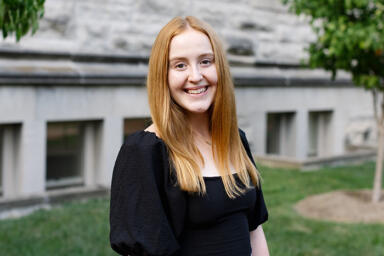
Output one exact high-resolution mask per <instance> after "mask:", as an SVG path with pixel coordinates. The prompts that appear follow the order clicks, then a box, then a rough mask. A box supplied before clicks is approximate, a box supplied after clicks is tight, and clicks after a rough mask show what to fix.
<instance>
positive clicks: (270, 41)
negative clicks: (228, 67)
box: [0, 0, 314, 63]
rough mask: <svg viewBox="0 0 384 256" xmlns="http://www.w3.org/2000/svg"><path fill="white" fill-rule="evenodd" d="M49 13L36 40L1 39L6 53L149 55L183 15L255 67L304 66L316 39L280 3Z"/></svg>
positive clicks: (213, 0)
mask: <svg viewBox="0 0 384 256" xmlns="http://www.w3.org/2000/svg"><path fill="white" fill-rule="evenodd" d="M45 7H46V12H45V17H44V19H43V20H42V21H41V23H40V29H39V30H38V32H37V33H36V34H35V35H34V36H33V37H31V36H27V37H25V38H23V39H22V40H21V42H20V43H18V44H17V43H15V40H14V38H8V39H7V40H2V39H1V41H0V49H26V50H39V51H55V52H57V51H64V52H74V53H77V52H81V53H91V54H94V53H97V54H140V55H148V54H149V51H150V48H151V45H152V43H153V41H154V39H155V36H156V34H157V33H158V31H159V30H160V28H161V27H162V26H164V25H165V24H166V23H167V22H168V21H169V20H170V19H171V18H172V17H174V16H177V15H181V16H186V15H193V16H196V17H199V18H201V19H203V20H205V21H207V22H208V23H210V24H211V25H212V26H213V27H214V29H215V30H216V31H217V32H218V33H219V34H220V36H221V37H222V39H223V40H224V41H225V45H226V47H227V49H228V52H229V53H232V54H233V55H237V56H247V57H246V59H248V60H251V61H254V60H258V61H268V62H278V63H281V62H284V63H286V62H288V63H298V62H299V61H300V59H301V58H304V57H305V56H306V54H305V52H304V50H303V48H304V47H305V46H306V45H307V44H308V42H309V41H310V40H311V39H313V38H314V36H313V34H312V32H311V30H310V27H309V26H308V25H307V23H306V21H305V19H304V18H298V17H297V16H295V15H293V14H288V12H287V8H286V7H285V6H282V4H281V3H280V0H240V1H232V0H208V1H207V0H194V1H191V0H190V1H181V0H171V1H169V0H81V1H76V0H46V4H45ZM243 59H244V57H243Z"/></svg>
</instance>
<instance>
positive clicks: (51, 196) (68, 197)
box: [0, 187, 109, 213]
mask: <svg viewBox="0 0 384 256" xmlns="http://www.w3.org/2000/svg"><path fill="white" fill-rule="evenodd" d="M107 195H109V189H107V188H105V187H73V188H65V189H57V190H51V191H47V192H46V193H44V194H41V195H34V196H29V197H15V198H0V213H1V212H5V211H10V210H15V209H25V208H28V207H36V206H39V205H40V206H43V205H56V204H60V203H63V202H69V201H73V200H81V199H88V198H97V197H103V196H107ZM40 208H43V207H40Z"/></svg>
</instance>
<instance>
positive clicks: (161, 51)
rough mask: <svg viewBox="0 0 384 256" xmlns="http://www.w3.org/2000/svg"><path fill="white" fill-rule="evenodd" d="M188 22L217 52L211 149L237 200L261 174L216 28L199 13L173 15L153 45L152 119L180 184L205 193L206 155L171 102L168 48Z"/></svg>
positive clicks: (150, 74) (230, 193) (149, 79)
mask: <svg viewBox="0 0 384 256" xmlns="http://www.w3.org/2000/svg"><path fill="white" fill-rule="evenodd" d="M188 26H189V27H190V28H192V29H195V30H197V31H200V32H202V33H204V34H205V35H207V36H208V38H209V40H210V42H211V45H212V49H213V52H214V59H215V65H216V70H217V77H218V81H217V90H216V95H215V98H214V102H213V104H212V106H211V108H210V111H209V113H210V126H209V127H210V132H211V134H212V151H213V152H212V153H213V156H214V159H215V164H216V167H217V168H218V170H219V173H220V175H221V177H222V180H223V184H224V187H225V190H226V193H227V194H228V196H229V197H231V198H234V197H236V196H238V195H240V194H242V193H243V192H244V191H245V190H244V189H245V188H248V187H249V184H250V180H251V181H252V183H253V184H254V185H255V186H257V185H258V184H259V173H258V171H257V170H256V168H255V166H254V165H253V164H252V162H251V160H250V159H249V157H248V155H247V153H246V151H245V149H244V147H243V144H242V142H241V138H240V135H239V130H238V126H237V117H236V104H235V96H234V86H233V81H232V77H231V74H230V71H229V64H228V61H227V59H226V56H225V53H224V50H223V47H222V44H221V42H220V40H219V37H218V36H217V35H216V33H215V32H214V31H213V29H212V28H211V27H210V26H209V25H208V24H206V23H204V22H202V21H200V20H199V19H197V18H195V17H191V16H188V17H186V18H181V17H176V18H173V19H172V20H171V21H170V22H169V23H168V24H167V25H165V26H164V27H163V28H162V29H161V31H160V32H159V34H158V36H157V38H156V40H155V42H154V44H153V47H152V52H151V56H150V59H149V71H148V77H147V90H148V100H149V106H150V111H151V116H152V121H153V123H154V125H155V126H156V130H157V134H158V136H159V137H160V138H161V139H162V140H163V141H164V142H165V144H166V145H167V147H168V151H169V155H170V160H171V164H172V165H173V167H174V170H175V171H176V176H177V181H178V184H179V186H180V188H181V189H182V190H185V191H189V192H198V193H200V194H205V193H206V187H205V182H204V179H203V176H202V174H201V170H200V167H199V163H201V164H203V165H204V159H203V157H202V155H201V153H200V151H199V150H198V149H197V147H196V146H195V144H194V142H193V135H192V130H191V128H190V127H189V126H188V124H187V122H186V117H185V114H184V111H183V109H181V107H180V106H179V105H177V104H176V103H175V102H174V101H173V100H172V98H171V94H170V91H169V87H168V68H169V46H170V43H171V40H172V38H173V37H174V36H176V35H178V34H180V33H182V32H183V31H185V30H186V29H187V28H188ZM229 163H232V165H233V167H234V168H235V170H236V172H237V173H238V176H239V178H240V180H241V182H242V183H243V184H244V185H245V187H244V186H242V188H241V187H239V186H238V184H237V183H236V181H235V179H234V177H233V175H231V171H230V168H229Z"/></svg>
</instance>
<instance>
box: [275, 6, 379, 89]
mask: <svg viewBox="0 0 384 256" xmlns="http://www.w3.org/2000/svg"><path fill="white" fill-rule="evenodd" d="M282 1H283V3H285V4H288V5H289V6H290V8H291V11H294V12H295V13H296V14H297V15H299V14H304V15H306V16H308V17H309V19H310V24H311V26H312V28H313V30H314V32H315V33H316V35H317V37H318V39H317V41H316V42H312V43H311V44H310V46H309V48H308V49H307V50H308V51H309V53H310V59H309V65H310V66H311V67H320V68H325V69H326V70H329V71H331V72H332V75H333V78H334V77H335V76H336V73H337V70H338V69H343V70H346V71H349V72H351V74H352V77H353V81H354V82H355V83H356V84H357V85H362V86H364V87H365V88H367V89H374V88H375V89H377V90H381V91H384V84H383V82H384V68H383V67H384V0H282Z"/></svg>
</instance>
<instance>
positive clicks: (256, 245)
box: [250, 225, 269, 256]
mask: <svg viewBox="0 0 384 256" xmlns="http://www.w3.org/2000/svg"><path fill="white" fill-rule="evenodd" d="M250 238H251V247H252V256H256V255H257V256H269V251H268V245H267V240H266V239H265V235H264V231H263V227H262V226H261V225H259V226H258V227H257V229H255V230H253V231H251V232H250Z"/></svg>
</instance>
